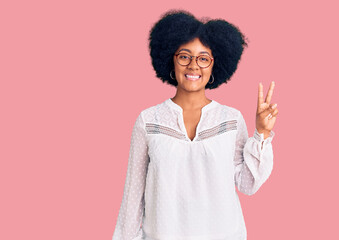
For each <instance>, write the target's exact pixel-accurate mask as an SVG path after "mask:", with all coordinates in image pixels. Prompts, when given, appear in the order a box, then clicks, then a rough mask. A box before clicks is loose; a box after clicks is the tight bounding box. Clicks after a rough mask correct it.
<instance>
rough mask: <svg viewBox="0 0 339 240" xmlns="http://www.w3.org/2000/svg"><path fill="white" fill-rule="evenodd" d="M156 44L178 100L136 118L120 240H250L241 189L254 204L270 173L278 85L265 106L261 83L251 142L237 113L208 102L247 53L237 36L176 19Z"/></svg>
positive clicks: (221, 25) (116, 239) (116, 237)
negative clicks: (209, 95) (273, 99)
mask: <svg viewBox="0 0 339 240" xmlns="http://www.w3.org/2000/svg"><path fill="white" fill-rule="evenodd" d="M149 40H150V45H149V46H150V53H151V57H152V64H153V67H154V69H155V71H156V74H157V77H159V78H160V79H162V81H163V82H166V83H168V84H170V85H173V86H176V89H177V91H176V95H175V96H174V97H173V98H168V99H167V100H165V101H164V102H162V103H160V104H158V105H155V106H152V107H149V108H147V109H145V110H143V111H142V112H141V113H140V114H139V116H138V117H137V119H136V122H135V125H134V128H133V132H132V137H131V147H130V155H129V161H128V170H127V175H126V182H125V187H124V193H123V199H122V204H121V207H120V211H119V215H118V219H117V224H116V228H115V231H114V234H113V240H131V239H147V240H155V239H157V240H165V239H166V240H167V239H171V240H179V239H185V240H186V239H191V240H196V239H199V240H202V239H203V240H217V239H218V240H226V239H227V240H244V239H246V238H247V233H246V227H245V222H244V218H243V214H242V209H241V206H240V202H239V198H238V195H237V192H236V188H235V186H236V187H237V188H238V190H239V191H240V192H242V193H244V194H247V195H252V194H254V193H255V192H256V191H258V189H259V188H260V186H261V185H262V184H263V183H264V182H265V181H266V180H267V178H268V177H269V175H270V174H271V171H272V167H273V150H272V144H271V141H272V139H273V136H274V132H273V131H272V128H273V125H274V123H275V121H276V117H277V114H278V109H277V107H276V104H272V103H270V101H271V97H272V93H273V88H274V83H273V82H272V83H271V86H270V89H269V91H268V94H267V96H266V99H265V100H264V96H263V86H262V85H261V84H259V91H258V92H259V94H258V107H257V116H256V129H255V132H254V134H253V136H252V137H250V138H249V137H248V132H247V127H246V123H245V120H244V118H243V116H242V114H241V113H240V111H239V110H236V109H235V108H232V107H229V106H226V105H222V104H220V103H218V102H216V101H214V100H210V99H208V98H207V97H206V96H205V89H213V88H217V87H218V86H219V85H220V84H222V83H226V82H227V81H228V80H229V79H230V77H231V76H232V74H233V73H234V72H235V70H236V68H237V64H238V62H239V60H240V57H241V54H242V52H243V48H244V46H247V44H246V43H245V41H244V36H243V34H242V33H241V32H240V31H239V30H238V28H237V27H235V26H234V25H232V24H230V23H228V22H226V21H224V20H210V21H208V22H201V21H199V20H197V19H196V18H195V17H194V16H193V15H191V14H190V13H188V12H185V11H170V12H167V13H166V14H165V15H164V16H163V17H162V18H161V19H160V21H158V22H157V23H156V24H155V25H154V27H153V28H152V30H151V33H150V39H149Z"/></svg>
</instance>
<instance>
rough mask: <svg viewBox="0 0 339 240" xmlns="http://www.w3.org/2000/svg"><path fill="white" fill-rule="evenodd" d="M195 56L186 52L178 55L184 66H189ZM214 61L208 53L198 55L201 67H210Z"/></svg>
mask: <svg viewBox="0 0 339 240" xmlns="http://www.w3.org/2000/svg"><path fill="white" fill-rule="evenodd" d="M192 59H193V57H192V56H191V55H189V54H186V53H180V54H179V55H178V56H177V60H178V63H179V64H180V65H183V66H187V65H189V64H190V63H191V61H192ZM211 62H212V59H211V58H210V57H209V56H207V55H200V56H197V63H198V65H199V67H208V66H209V65H210V64H211Z"/></svg>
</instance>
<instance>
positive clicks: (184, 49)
mask: <svg viewBox="0 0 339 240" xmlns="http://www.w3.org/2000/svg"><path fill="white" fill-rule="evenodd" d="M181 51H187V52H189V53H192V52H191V50H189V49H186V48H183V49H180V51H179V52H181ZM201 53H207V54H208V55H210V54H209V52H206V51H202V52H200V53H199V54H201Z"/></svg>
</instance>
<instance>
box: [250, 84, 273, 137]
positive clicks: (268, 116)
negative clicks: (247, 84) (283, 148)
mask: <svg viewBox="0 0 339 240" xmlns="http://www.w3.org/2000/svg"><path fill="white" fill-rule="evenodd" d="M274 85H275V83H274V82H271V85H270V89H269V90H268V93H267V95H266V99H265V101H264V89H263V85H262V83H259V91H258V106H257V113H256V123H255V125H256V128H257V131H258V132H259V133H264V135H265V138H267V137H268V136H269V134H270V132H271V130H272V128H273V126H274V124H275V121H276V119H277V114H278V109H277V104H271V98H272V95H273V89H274Z"/></svg>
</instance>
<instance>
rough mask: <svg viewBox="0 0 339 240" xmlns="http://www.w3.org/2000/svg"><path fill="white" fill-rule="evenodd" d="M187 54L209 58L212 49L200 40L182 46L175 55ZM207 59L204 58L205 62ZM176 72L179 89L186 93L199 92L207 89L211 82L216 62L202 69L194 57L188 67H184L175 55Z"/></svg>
mask: <svg viewBox="0 0 339 240" xmlns="http://www.w3.org/2000/svg"><path fill="white" fill-rule="evenodd" d="M177 53H185V54H188V55H190V56H201V55H202V56H209V57H212V58H213V56H212V51H211V49H210V48H208V47H206V46H204V45H203V44H202V43H201V42H200V40H199V39H198V38H195V39H193V40H192V41H191V42H188V43H185V44H183V45H181V46H180V47H179V48H178V49H177V51H176V52H175V54H177ZM204 59H206V58H202V59H201V60H202V61H203V60H204ZM173 61H174V71H175V78H176V80H177V82H178V85H177V88H182V89H184V90H186V91H199V90H202V89H205V86H206V84H207V83H208V81H209V80H210V77H211V73H212V68H213V64H214V61H213V60H212V63H211V65H210V66H208V67H206V68H201V67H200V66H199V65H198V64H197V61H196V58H195V57H193V59H192V61H191V62H190V64H189V65H187V66H182V65H180V64H179V63H178V61H177V57H176V56H175V55H174V57H173Z"/></svg>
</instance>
